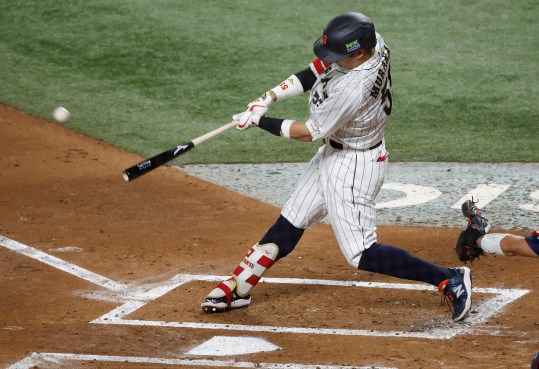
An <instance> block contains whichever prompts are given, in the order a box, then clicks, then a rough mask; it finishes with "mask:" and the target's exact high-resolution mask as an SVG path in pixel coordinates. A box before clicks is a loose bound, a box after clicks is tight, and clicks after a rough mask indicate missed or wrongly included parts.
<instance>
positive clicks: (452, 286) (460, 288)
mask: <svg viewBox="0 0 539 369" xmlns="http://www.w3.org/2000/svg"><path fill="white" fill-rule="evenodd" d="M449 271H450V272H451V278H450V279H446V280H445V281H443V282H442V283H440V285H439V286H438V291H439V292H441V293H442V304H443V303H444V301H448V302H450V303H451V304H450V307H451V305H453V306H452V311H453V316H452V318H453V320H454V321H455V322H458V321H459V320H462V319H464V317H465V316H466V314H467V313H468V311H470V308H471V306H472V273H471V272H470V268H467V267H461V268H449Z"/></svg>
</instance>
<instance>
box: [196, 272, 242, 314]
mask: <svg viewBox="0 0 539 369" xmlns="http://www.w3.org/2000/svg"><path fill="white" fill-rule="evenodd" d="M230 285H232V287H233V288H230ZM250 303H251V295H246V296H240V295H238V293H237V292H236V283H235V281H234V279H229V280H226V281H224V282H221V283H220V284H219V285H218V286H217V287H215V289H214V290H213V291H211V292H210V294H209V295H208V296H207V297H206V299H205V300H204V301H203V302H202V304H200V306H201V307H202V310H204V312H206V313H223V312H225V311H227V310H231V309H237V308H240V307H244V306H247V305H249V304H250Z"/></svg>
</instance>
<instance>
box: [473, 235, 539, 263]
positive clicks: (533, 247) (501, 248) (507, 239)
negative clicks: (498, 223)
mask: <svg viewBox="0 0 539 369" xmlns="http://www.w3.org/2000/svg"><path fill="white" fill-rule="evenodd" d="M536 232H537V233H538V234H539V232H538V231H536ZM477 243H478V245H479V246H480V247H481V249H483V251H484V252H485V253H486V254H497V255H506V256H529V257H537V256H539V240H538V236H537V235H536V234H532V235H531V236H528V237H521V236H515V235H510V234H502V233H490V234H487V235H485V236H483V237H481V238H479V240H478V241H477Z"/></svg>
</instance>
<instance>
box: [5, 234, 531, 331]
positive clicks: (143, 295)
mask: <svg viewBox="0 0 539 369" xmlns="http://www.w3.org/2000/svg"><path fill="white" fill-rule="evenodd" d="M0 246H4V247H6V248H8V249H10V250H13V251H15V252H18V253H21V254H23V255H26V256H28V257H30V258H33V259H36V260H38V261H41V262H44V263H46V264H48V265H50V266H52V267H54V268H57V269H60V270H62V271H64V272H67V273H69V274H72V275H74V276H76V277H79V278H82V279H84V280H87V281H89V282H92V283H94V284H96V285H98V286H101V287H103V288H106V289H109V290H112V291H123V292H125V298H126V299H127V302H125V303H124V304H123V305H120V306H118V307H117V308H115V309H113V310H111V311H109V312H108V313H106V314H104V315H102V316H101V317H99V318H97V319H95V320H94V321H92V323H95V324H114V325H139V326H159V327H176V328H193V329H214V330H240V331H252V332H277V333H301V334H326V335H328V334H329V335H350V336H378V337H406V338H430V339H448V338H451V337H454V336H456V335H458V334H462V333H466V332H469V331H471V330H472V329H473V326H474V325H477V324H481V323H483V322H485V321H487V320H488V319H489V318H491V317H492V316H494V315H496V314H498V313H500V312H501V311H503V309H504V308H505V307H506V306H507V305H508V304H510V303H512V302H513V301H515V300H517V299H518V298H520V297H522V296H524V295H525V294H526V293H528V292H529V290H520V289H498V288H477V287H474V288H473V289H472V291H473V292H475V293H487V294H492V295H494V296H493V297H491V298H489V299H487V300H486V301H484V302H482V303H481V304H479V305H476V306H474V310H476V311H478V313H476V314H469V317H468V318H467V320H466V321H465V322H462V323H460V324H453V323H452V322H450V321H448V325H449V327H443V328H432V329H430V330H427V331H424V332H406V331H375V330H370V329H369V330H363V329H331V328H330V329H328V328H314V327H304V328H300V327H274V326H249V325H241V324H210V323H197V322H160V321H151V320H144V321H143V320H129V319H125V318H126V317H127V316H128V315H130V314H132V313H133V312H135V311H137V310H138V309H140V308H141V307H143V306H145V305H146V304H147V303H149V302H151V301H153V300H156V299H157V298H159V297H161V296H163V295H165V294H166V293H168V292H170V291H172V290H173V289H175V288H178V287H179V286H181V285H183V284H185V283H188V282H193V281H207V282H214V281H221V280H223V279H225V278H227V277H226V276H216V275H190V274H178V275H176V276H174V277H172V278H171V279H169V280H168V281H165V282H163V283H162V284H158V285H157V286H156V287H154V288H152V289H150V290H148V291H144V290H141V289H140V287H139V288H137V287H136V286H131V285H127V284H121V283H118V282H115V281H113V280H111V279H108V278H106V277H103V276H101V275H99V274H96V273H93V272H91V271H89V270H86V269H84V268H81V267H78V266H76V265H73V264H71V263H68V262H66V261H64V260H61V259H59V258H57V257H54V256H51V255H48V254H46V253H44V252H42V251H40V250H37V249H35V248H33V247H30V246H27V245H24V244H22V243H20V242H17V241H14V240H10V239H8V238H6V237H4V236H0ZM261 283H281V284H301V285H324V286H339V287H362V288H382V289H384V288H385V289H402V290H415V291H425V290H431V291H435V290H436V288H434V287H433V286H430V285H425V284H407V283H382V282H361V281H337V280H323V279H300V278H262V279H261Z"/></svg>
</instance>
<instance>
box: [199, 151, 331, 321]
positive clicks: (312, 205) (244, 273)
mask: <svg viewBox="0 0 539 369" xmlns="http://www.w3.org/2000/svg"><path fill="white" fill-rule="evenodd" d="M317 186H318V159H317V157H316V156H315V157H314V158H313V160H311V163H310V164H309V166H308V167H307V170H306V172H305V173H304V175H303V176H302V177H301V178H300V180H299V182H298V185H297V186H296V189H295V191H294V193H293V194H292V196H291V197H290V199H289V200H288V201H287V203H286V205H285V207H284V208H283V210H282V212H281V215H280V216H279V218H278V219H277V221H276V222H275V223H274V224H273V225H272V226H271V227H270V229H269V230H268V231H267V232H266V234H265V235H264V236H263V237H262V239H261V240H260V241H259V242H258V243H257V244H255V245H254V246H253V247H251V248H250V249H249V251H248V252H247V254H246V255H245V257H244V258H243V259H242V261H241V262H240V263H239V265H238V266H237V267H236V269H235V270H234V272H233V273H232V276H231V277H230V278H228V279H226V280H225V281H223V282H221V283H220V284H219V285H217V286H216V287H215V288H214V289H213V290H212V291H211V292H210V293H209V294H208V296H207V297H206V299H205V300H204V301H203V302H202V305H201V306H202V309H203V310H204V311H206V312H210V313H212V312H222V311H226V310H230V309H234V308H239V307H242V306H247V305H249V304H250V303H251V296H250V291H251V289H252V288H253V287H254V286H256V284H257V283H258V281H259V280H260V279H261V278H262V275H263V274H264V273H265V272H266V270H268V269H269V268H270V267H271V266H272V265H273V264H274V263H275V262H276V261H277V260H279V259H281V258H283V257H285V256H286V255H288V254H289V253H290V252H292V250H293V249H294V248H295V247H296V245H297V243H298V242H299V240H300V239H301V237H302V235H303V232H304V230H305V228H307V227H308V226H310V225H312V224H313V222H317V221H319V219H322V218H323V217H324V215H325V207H324V202H323V199H322V197H321V192H320V191H319V190H318V189H317ZM288 219H291V220H290V221H289V220H288Z"/></svg>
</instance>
